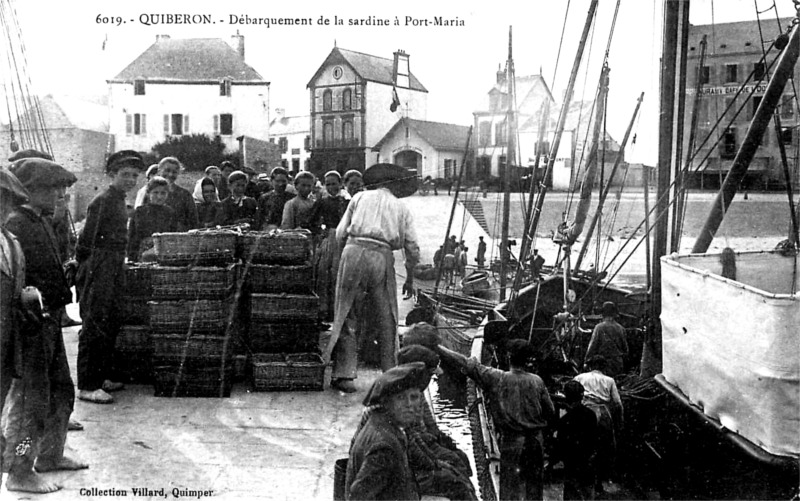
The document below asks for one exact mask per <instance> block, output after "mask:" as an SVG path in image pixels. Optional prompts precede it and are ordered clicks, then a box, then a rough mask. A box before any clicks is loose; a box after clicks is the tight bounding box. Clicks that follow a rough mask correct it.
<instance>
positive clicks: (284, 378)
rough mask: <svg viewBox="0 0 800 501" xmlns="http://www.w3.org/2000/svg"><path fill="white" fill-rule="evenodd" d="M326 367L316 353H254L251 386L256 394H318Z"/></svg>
mask: <svg viewBox="0 0 800 501" xmlns="http://www.w3.org/2000/svg"><path fill="white" fill-rule="evenodd" d="M324 376H325V364H324V363H323V362H322V357H320V356H319V355H317V354H316V353H295V354H291V355H285V354H281V353H256V354H255V355H253V386H254V388H255V390H256V391H282V390H289V391H293V390H314V391H321V390H322V385H323V379H324Z"/></svg>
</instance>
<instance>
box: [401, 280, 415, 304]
mask: <svg viewBox="0 0 800 501" xmlns="http://www.w3.org/2000/svg"><path fill="white" fill-rule="evenodd" d="M416 295H417V293H416V291H415V290H414V279H413V278H412V277H411V275H409V276H408V278H407V279H406V283H404V284H403V299H411V298H412V297H415V296H416Z"/></svg>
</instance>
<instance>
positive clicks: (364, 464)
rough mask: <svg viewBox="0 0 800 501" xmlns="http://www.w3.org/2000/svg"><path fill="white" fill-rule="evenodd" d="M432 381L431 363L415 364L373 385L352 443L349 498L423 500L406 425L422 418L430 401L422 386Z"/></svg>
mask: <svg viewBox="0 0 800 501" xmlns="http://www.w3.org/2000/svg"><path fill="white" fill-rule="evenodd" d="M429 379H430V374H429V373H428V369H427V368H426V367H425V364H424V363H423V362H412V363H410V364H404V365H400V366H397V367H394V368H392V369H389V370H388V371H386V372H384V373H383V374H381V375H380V376H378V378H377V379H376V380H375V382H374V383H373V384H372V387H371V388H370V389H369V391H368V392H367V396H366V397H364V405H365V406H366V407H367V409H366V410H365V412H364V419H362V421H361V424H360V425H359V427H358V429H357V430H356V433H355V435H354V436H353V441H352V443H351V445H350V457H349V459H348V462H347V476H346V477H345V499H419V493H418V492H417V484H416V481H415V480H414V474H413V473H412V471H411V468H410V467H409V465H408V445H407V438H406V436H405V433H404V432H403V429H404V428H406V427H407V426H410V425H412V424H413V423H414V422H415V421H416V420H417V419H418V415H419V408H420V406H421V405H424V397H423V396H422V391H421V390H420V388H421V387H423V385H424V384H427V381H428V380H429Z"/></svg>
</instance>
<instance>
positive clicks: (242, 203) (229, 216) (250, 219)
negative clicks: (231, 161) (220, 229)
mask: <svg viewBox="0 0 800 501" xmlns="http://www.w3.org/2000/svg"><path fill="white" fill-rule="evenodd" d="M246 187H247V174H245V173H244V172H242V171H240V170H236V171H233V172H232V173H231V175H230V176H228V188H229V189H230V192H231V194H230V195H229V196H228V198H226V199H225V200H223V201H222V212H223V213H224V214H225V218H224V220H225V224H241V223H247V224H249V225H253V224H255V220H256V216H257V212H258V204H257V203H256V201H255V200H254V199H253V198H252V197H249V196H247V195H246V194H245V189H246Z"/></svg>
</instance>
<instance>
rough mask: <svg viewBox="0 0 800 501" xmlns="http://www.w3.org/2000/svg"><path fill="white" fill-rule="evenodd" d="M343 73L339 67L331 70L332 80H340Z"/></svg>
mask: <svg viewBox="0 0 800 501" xmlns="http://www.w3.org/2000/svg"><path fill="white" fill-rule="evenodd" d="M343 73H344V70H342V67H341V66H335V67H334V68H333V78H335V79H336V80H339V79H340V78H342V74H343Z"/></svg>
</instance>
